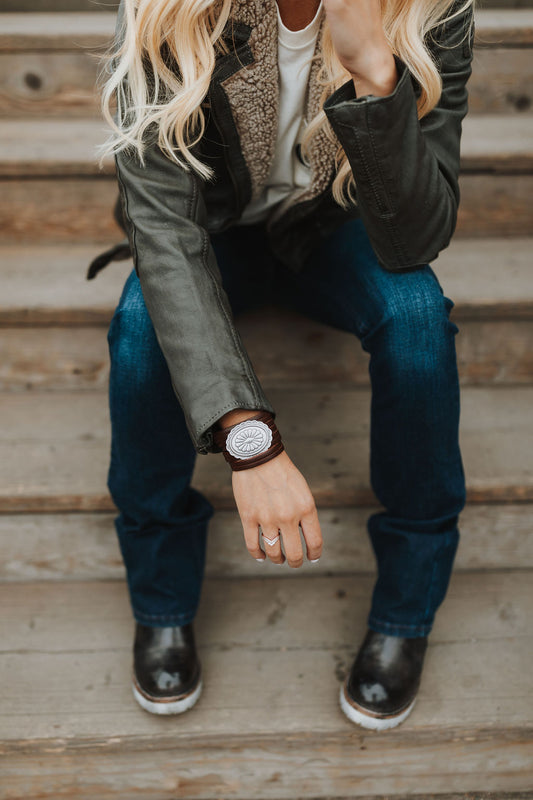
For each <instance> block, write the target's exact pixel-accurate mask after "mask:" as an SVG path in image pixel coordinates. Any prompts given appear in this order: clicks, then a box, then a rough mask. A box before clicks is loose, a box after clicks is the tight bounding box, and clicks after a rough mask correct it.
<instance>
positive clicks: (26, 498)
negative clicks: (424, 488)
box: [0, 386, 533, 513]
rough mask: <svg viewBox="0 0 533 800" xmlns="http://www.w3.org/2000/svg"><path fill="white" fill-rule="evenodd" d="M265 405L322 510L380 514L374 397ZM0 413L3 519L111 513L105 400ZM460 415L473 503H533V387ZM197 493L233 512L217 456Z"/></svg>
mask: <svg viewBox="0 0 533 800" xmlns="http://www.w3.org/2000/svg"><path fill="white" fill-rule="evenodd" d="M268 396H269V398H270V399H271V402H272V403H273V405H274V407H275V408H276V410H277V411H278V424H279V426H280V430H281V431H282V432H283V437H284V441H285V445H286V449H287V452H288V453H289V455H290V456H291V458H292V460H293V461H294V463H295V464H296V466H297V467H298V468H299V469H300V470H301V471H302V473H303V474H304V475H305V477H306V479H307V481H308V483H309V485H310V487H311V490H312V492H313V495H314V497H315V500H316V502H317V505H318V506H319V507H329V508H332V507H338V506H350V507H352V506H354V505H355V506H357V505H369V506H370V505H375V504H376V498H375V496H374V494H373V492H372V490H371V488H370V485H369V474H368V472H369V469H368V463H369V455H368V447H369V441H368V439H369V433H368V421H369V413H370V392H369V390H368V389H363V388H359V389H343V388H342V387H337V388H330V389H329V390H327V389H324V390H316V389H314V390H313V389H308V390H306V391H301V392H290V393H288V392H287V389H286V388H281V389H272V390H269V392H268ZM1 404H2V419H3V420H4V426H3V430H2V432H1V439H0V487H1V488H0V511H1V512H4V513H12V512H16V513H19V512H31V513H36V512H41V511H47V512H53V511H62V512H66V511H108V510H110V509H112V504H111V501H110V499H109V496H108V493H107V490H106V485H105V481H106V475H107V468H108V458H109V421H108V409H107V399H106V395H105V394H103V393H98V392H90V393H89V392H85V393H78V394H72V393H35V392H27V393H21V394H18V393H12V394H5V395H3V396H2V397H1ZM461 408H462V413H461V445H462V453H463V460H464V463H465V471H466V476H467V486H468V500H469V501H470V502H477V503H488V502H490V503H492V502H494V503H497V502H533V470H532V462H531V452H532V447H533V425H532V424H531V422H532V411H531V409H532V408H533V387H520V388H517V387H513V388H509V387H504V386H501V387H494V388H491V389H486V388H481V387H467V388H465V389H464V390H463V392H462V405H461ZM309 419H313V420H315V425H316V438H315V439H314V440H313V441H310V440H309V436H308V431H307V428H306V425H307V420H309ZM346 430H348V431H350V434H349V435H348V439H347V434H346ZM347 441H348V442H349V446H347V444H346V443H347ZM341 442H344V445H343V446H342V447H341ZM193 484H194V485H195V486H197V487H198V488H199V489H201V490H202V491H203V492H204V493H205V494H206V496H207V497H208V498H209V500H211V501H212V502H213V504H214V505H215V507H217V508H223V509H235V502H234V499H233V492H232V488H231V472H230V470H229V468H228V466H227V464H226V462H225V461H224V459H223V458H222V456H221V455H220V454H217V455H216V456H215V455H214V454H210V455H207V456H200V457H198V459H197V462H196V468H195V472H194V475H193Z"/></svg>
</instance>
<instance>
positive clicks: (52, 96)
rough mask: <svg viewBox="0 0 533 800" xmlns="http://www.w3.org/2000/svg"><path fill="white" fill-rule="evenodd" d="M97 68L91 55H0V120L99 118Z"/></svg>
mask: <svg viewBox="0 0 533 800" xmlns="http://www.w3.org/2000/svg"><path fill="white" fill-rule="evenodd" d="M97 68H98V58H97V56H96V54H95V52H94V51H91V52H87V51H85V50H81V49H80V51H79V52H75V53H71V52H64V53H56V52H46V51H45V52H43V51H40V50H39V51H32V52H29V53H28V52H25V51H21V52H15V53H9V52H8V53H0V116H2V117H8V118H13V117H14V116H16V117H19V118H20V117H24V116H31V117H33V118H35V117H36V116H39V117H44V118H46V119H50V118H51V117H63V118H64V117H73V116H85V117H87V116H93V117H98V118H101V112H100V106H99V101H98V95H97V90H96V85H95V84H96V74H97ZM102 124H103V122H102Z"/></svg>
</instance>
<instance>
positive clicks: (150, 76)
mask: <svg viewBox="0 0 533 800" xmlns="http://www.w3.org/2000/svg"><path fill="white" fill-rule="evenodd" d="M250 1H251V2H254V0H250ZM457 2H458V0H381V12H382V19H383V29H384V31H385V35H386V37H387V40H388V42H389V44H390V46H391V49H392V51H393V53H395V54H396V55H397V56H398V57H399V58H400V59H401V60H402V61H403V62H404V63H405V64H406V66H407V68H408V69H409V70H410V72H411V73H412V74H413V75H414V77H415V78H416V80H417V81H418V84H419V86H420V89H421V92H420V95H419V97H418V99H417V109H418V117H419V119H421V118H422V117H424V116H425V115H426V114H428V113H429V112H430V111H431V110H432V109H433V108H434V107H435V106H436V105H437V103H438V102H439V99H440V96H441V92H442V80H441V77H440V74H439V71H438V68H437V65H436V64H435V62H434V61H433V59H432V56H431V53H430V52H429V50H428V48H427V41H426V37H427V35H428V34H430V33H431V32H432V31H433V30H434V29H435V28H437V26H439V25H440V24H441V23H443V22H445V21H451V20H452V19H454V18H455V17H457V16H458V15H460V14H462V13H463V12H464V11H466V10H467V9H468V8H469V6H471V5H473V3H474V0H465V2H464V3H462V4H461V5H460V7H459V8H457V9H456V10H455V11H453V12H452V13H450V14H448V12H449V11H450V9H451V8H452V6H454V5H457ZM231 10H232V0H124V13H123V20H122V26H121V30H120V31H118V34H117V37H116V44H115V46H114V47H112V49H111V50H110V51H109V52H108V53H107V54H106V55H105V56H104V62H103V68H102V69H101V70H100V73H99V78H98V85H99V88H100V93H101V107H102V113H103V115H104V118H105V119H106V121H107V123H108V124H109V126H110V128H111V134H110V136H109V138H108V139H107V141H106V142H104V144H103V145H102V146H101V147H100V148H99V150H100V156H101V159H102V160H103V159H104V158H105V156H107V155H111V154H114V153H117V152H120V151H121V150H124V149H127V148H133V149H134V150H136V151H137V153H138V155H139V158H140V160H141V163H143V153H144V148H145V146H146V142H145V133H146V131H147V129H148V128H149V127H152V126H154V125H155V126H156V128H157V131H158V144H159V146H160V148H161V149H162V150H163V152H165V153H166V155H167V156H168V157H169V158H170V159H172V160H173V161H175V162H177V163H178V164H180V165H181V166H182V167H183V168H184V169H193V170H195V171H196V172H197V173H198V174H199V175H201V176H202V178H204V179H205V180H210V179H212V178H213V177H214V172H213V170H212V168H211V167H208V166H207V165H205V164H203V163H202V162H201V161H200V160H199V159H198V158H197V157H196V156H195V155H194V153H193V152H192V148H193V147H194V146H195V145H196V144H197V143H198V142H199V141H200V139H201V138H202V136H203V134H204V130H205V116H204V111H203V108H202V103H203V101H204V100H205V98H206V95H207V92H208V89H209V84H210V81H211V77H212V73H213V69H214V66H215V59H216V58H217V56H218V55H219V54H222V53H225V52H228V48H227V45H226V43H225V41H224V39H223V38H222V37H221V34H222V32H223V30H224V27H225V25H226V23H227V21H228V19H229V18H230V15H231ZM447 14H448V16H447ZM472 22H473V18H472ZM470 34H471V27H470V28H469V29H468V30H465V38H466V37H468V36H470ZM320 58H321V61H322V63H321V65H320V70H319V73H318V80H319V83H320V85H321V86H323V91H322V95H321V101H320V108H321V110H320V112H319V113H318V114H317V115H316V116H315V118H314V119H312V120H310V122H309V123H308V125H307V127H306V129H305V131H304V134H303V139H302V143H301V144H302V155H303V156H304V158H308V155H309V150H308V148H309V144H310V142H311V140H312V138H313V136H314V135H315V134H316V132H317V131H319V130H320V129H323V130H324V132H325V133H326V135H327V136H328V137H329V138H330V139H331V138H332V137H333V135H334V134H333V132H332V130H331V128H330V125H329V122H328V120H327V118H326V114H325V112H324V111H323V110H322V105H323V103H324V102H325V101H326V99H327V98H328V97H329V96H330V95H331V94H332V93H333V92H334V91H335V89H337V88H338V87H339V86H341V85H342V84H343V83H344V82H345V81H346V80H347V79H348V78H349V77H350V75H349V73H348V72H347V71H346V70H345V69H344V68H343V67H342V65H341V63H340V61H339V59H338V58H337V56H336V53H335V50H334V48H333V43H332V38H331V33H330V30H329V27H328V24H327V20H326V23H325V27H324V35H323V40H322V48H321V53H320ZM176 65H177V67H178V69H176ZM114 108H115V109H116V111H115V112H114V111H113V109H114ZM114 113H115V115H116V116H114ZM335 167H336V173H335V177H334V181H333V185H332V191H333V197H334V198H335V201H336V202H337V203H338V204H339V205H341V206H342V207H344V208H347V207H348V206H349V205H350V204H351V203H354V202H355V181H354V177H353V174H352V170H351V168H350V164H349V162H348V159H347V157H346V154H345V153H344V150H343V148H342V147H341V146H340V145H339V147H338V150H337V154H336V164H335Z"/></svg>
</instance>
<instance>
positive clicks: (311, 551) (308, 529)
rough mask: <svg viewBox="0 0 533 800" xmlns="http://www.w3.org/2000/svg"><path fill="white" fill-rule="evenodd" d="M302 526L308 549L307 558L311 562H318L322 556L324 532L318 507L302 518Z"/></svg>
mask: <svg viewBox="0 0 533 800" xmlns="http://www.w3.org/2000/svg"><path fill="white" fill-rule="evenodd" d="M300 525H301V526H302V532H303V535H304V539H305V544H306V547H307V558H308V559H309V561H316V559H318V558H320V556H321V555H322V530H321V528H320V522H319V521H318V513H317V510H316V507H314V508H312V509H311V510H310V511H309V512H308V513H307V514H304V515H303V516H302V518H301V520H300Z"/></svg>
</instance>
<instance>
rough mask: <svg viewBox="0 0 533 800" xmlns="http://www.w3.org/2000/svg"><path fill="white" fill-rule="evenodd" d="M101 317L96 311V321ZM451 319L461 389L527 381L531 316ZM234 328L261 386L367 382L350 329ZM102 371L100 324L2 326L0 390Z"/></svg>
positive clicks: (256, 323)
mask: <svg viewBox="0 0 533 800" xmlns="http://www.w3.org/2000/svg"><path fill="white" fill-rule="evenodd" d="M81 314H82V315H83V316H89V315H90V312H89V311H86V310H82V311H81ZM76 315H77V314H76ZM71 318H72V314H71V313H66V314H65V317H64V318H63V319H64V320H66V321H68V320H70V319H71ZM103 319H104V312H103V310H102V315H101V316H99V320H100V321H102V320H103ZM60 320H61V318H60ZM457 323H458V327H459V334H458V335H457V337H456V350H457V361H458V368H459V376H460V380H461V383H462V385H463V386H489V385H494V384H498V385H499V384H521V385H527V384H530V383H531V382H532V378H533V323H532V322H531V321H530V320H521V319H520V318H518V319H517V321H516V322H512V321H509V320H505V319H504V320H496V321H495V320H479V321H476V320H464V321H461V320H460V319H457ZM236 325H237V328H238V329H239V330H240V331H241V335H242V338H243V341H244V344H245V347H246V349H247V351H248V353H249V355H250V357H251V358H252V361H253V362H254V363H255V364H256V373H257V376H258V378H259V380H260V381H261V383H262V384H263V385H264V387H265V388H266V389H270V388H271V387H273V388H276V387H280V386H285V387H286V388H291V387H292V388H297V389H303V388H316V387H317V386H327V385H332V384H333V385H338V386H339V387H344V388H348V387H356V386H360V387H368V386H369V385H370V379H369V374H368V360H369V356H368V354H367V353H365V352H364V351H363V350H362V348H361V346H360V344H359V342H358V340H357V339H356V338H355V337H353V336H351V335H350V334H348V333H345V332H342V331H338V330H335V329H334V328H327V327H326V326H322V325H320V324H319V323H318V322H313V321H312V320H308V319H306V318H305V317H297V316H296V315H295V314H294V315H293V316H289V315H287V314H281V313H280V312H279V311H277V310H275V309H272V311H271V313H269V314H268V316H267V315H265V316H263V317H262V318H261V319H259V318H258V317H257V316H255V317H254V316H252V315H248V317H247V318H246V319H245V318H244V316H243V318H242V319H241V320H239V319H237V320H236ZM265 337H267V338H268V340H269V341H270V342H271V347H270V348H269V350H268V353H265V349H264V344H263V343H264V341H265ZM108 373H109V354H108V348H107V339H106V329H105V327H102V326H97V327H94V326H90V327H87V326H85V325H84V326H82V327H74V328H70V327H57V326H52V327H50V326H47V327H44V328H35V329H32V328H30V327H13V328H3V329H2V330H1V335H0V390H2V391H21V390H24V389H43V390H46V391H65V390H74V391H79V390H93V389H104V388H105V387H106V385H107V380H108Z"/></svg>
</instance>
